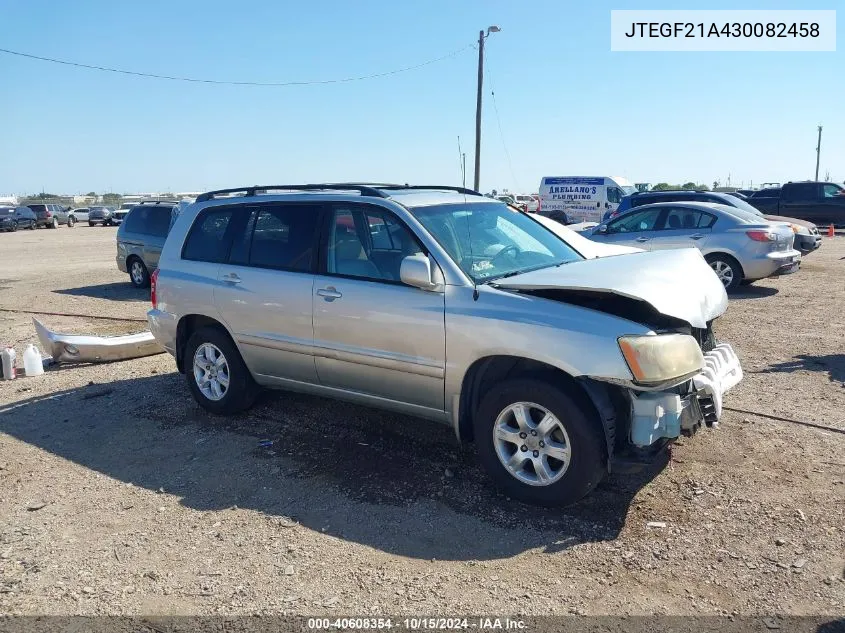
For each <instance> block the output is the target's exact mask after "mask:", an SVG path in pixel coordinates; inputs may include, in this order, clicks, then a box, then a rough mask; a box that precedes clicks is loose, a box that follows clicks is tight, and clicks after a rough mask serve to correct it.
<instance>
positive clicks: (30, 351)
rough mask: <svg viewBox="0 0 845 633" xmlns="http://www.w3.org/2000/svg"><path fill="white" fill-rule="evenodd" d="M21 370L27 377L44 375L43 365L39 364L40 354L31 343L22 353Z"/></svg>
mask: <svg viewBox="0 0 845 633" xmlns="http://www.w3.org/2000/svg"><path fill="white" fill-rule="evenodd" d="M23 369H24V371H25V372H26V375H27V376H40V375H41V374H43V373H44V364H43V363H42V362H41V352H39V351H38V348H37V347H35V345H33V344H32V343H30V344H29V346H28V347H27V348H26V351H25V352H24V353H23Z"/></svg>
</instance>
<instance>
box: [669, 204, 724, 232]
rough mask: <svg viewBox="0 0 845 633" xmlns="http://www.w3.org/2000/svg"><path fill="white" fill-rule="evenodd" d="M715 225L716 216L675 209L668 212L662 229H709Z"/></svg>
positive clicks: (702, 212) (693, 210) (682, 208)
mask: <svg viewBox="0 0 845 633" xmlns="http://www.w3.org/2000/svg"><path fill="white" fill-rule="evenodd" d="M715 223H716V216H714V215H711V214H709V213H705V212H704V211H696V210H695V209H687V208H684V207H676V208H673V209H670V210H669V213H668V215H667V216H666V222H665V223H664V226H663V229H664V230H666V231H671V230H677V229H680V230H684V229H686V230H692V229H709V228H710V227H712V226H713V225H714V224H715Z"/></svg>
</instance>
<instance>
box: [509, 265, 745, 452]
mask: <svg viewBox="0 0 845 633" xmlns="http://www.w3.org/2000/svg"><path fill="white" fill-rule="evenodd" d="M611 260H614V261H611ZM640 264H642V266H640ZM579 266H580V268H579ZM499 287H501V288H507V289H508V290H511V291H515V292H518V293H519V294H526V295H530V296H534V297H540V298H543V299H548V300H551V301H555V302H560V303H565V304H569V305H576V306H579V307H582V308H587V309H589V310H593V311H596V312H601V313H604V314H609V315H613V316H616V317H619V318H622V319H625V320H627V321H632V322H634V323H638V324H641V325H643V326H645V327H647V328H648V330H649V332H648V334H646V335H643V334H639V335H634V336H629V335H626V334H624V333H621V334H622V335H621V336H619V338H618V343H619V349H620V352H621V355H622V357H623V358H624V360H625V362H626V363H627V366H628V369H629V370H630V374H631V378H630V379H625V380H622V379H620V378H619V376H618V375H617V376H608V375H604V376H602V375H591V374H587V375H585V376H583V377H582V382H583V383H590V384H592V385H594V386H595V387H598V388H597V389H596V388H594V389H592V390H590V389H588V390H587V391H588V393H589V395H590V397H591V398H592V400H593V403H594V405H596V409H597V410H598V411H599V413H600V415H601V417H602V419H603V422H604V425H605V429H606V430H607V429H609V428H611V427H612V428H613V433H612V434H611V433H610V432H608V448H609V449H611V450H610V451H609V452H611V453H615V454H619V453H620V452H625V451H627V452H631V450H632V449H633V452H635V453H636V452H637V451H641V452H643V453H650V452H652V449H655V450H656V449H657V448H659V447H661V446H662V445H664V444H666V443H667V442H669V441H672V440H674V439H676V438H678V437H679V436H680V435H681V434H689V435H691V434H692V433H694V432H695V431H696V430H697V429H698V428H699V427H700V426H702V425H706V426H711V427H712V426H716V425H717V424H718V422H719V418H720V417H721V415H722V400H723V397H724V394H725V393H726V392H727V391H728V390H730V389H731V388H732V387H734V386H735V385H736V384H737V383H739V382H740V381H741V380H742V378H743V373H742V367H741V365H740V362H739V359H738V358H737V355H736V353H735V352H734V351H733V349H732V348H731V346H730V345H728V344H727V343H718V342H717V340H716V337H715V335H714V333H713V322H714V321H715V320H716V319H717V318H718V317H719V316H721V315H722V314H723V313H724V312H725V310H726V308H727V295H726V294H725V291H724V288H723V286H722V284H721V283H720V282H719V280H718V279H717V278H716V276H715V275H714V274H713V272H712V270H710V268H709V266H708V265H707V263H706V262H705V261H704V260H703V258H702V257H701V255H700V253H698V251H696V250H695V249H682V250H676V251H660V252H652V253H642V254H635V255H625V256H620V257H615V258H606V259H604V260H601V259H599V260H592V261H585V262H581V263H579V264H578V265H575V264H569V265H567V266H565V267H563V268H562V269H561V271H554V270H541V271H537V272H529V273H527V274H523V275H519V276H515V277H513V278H510V279H507V280H504V281H503V282H501V283H500V284H499ZM637 346H641V347H642V350H640V351H638V350H637V349H636V348H637ZM598 391H607V392H608V393H610V394H612V395H613V398H612V400H613V411H612V416H613V419H612V420H611V419H610V418H609V417H608V413H607V412H609V411H610V409H609V407H607V406H605V405H603V404H601V403H600V402H599V401H598V400H597V398H596V395H595V393H596V392H598ZM611 435H613V437H611Z"/></svg>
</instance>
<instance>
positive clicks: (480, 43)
mask: <svg viewBox="0 0 845 633" xmlns="http://www.w3.org/2000/svg"><path fill="white" fill-rule="evenodd" d="M501 30H502V29H500V28H499V27H498V26H489V27H487V34H486V35H485V33H484V31H479V32H478V94H477V95H476V100H475V180H474V186H473V189H475V191H478V190H479V187H480V186H481V95H482V86H483V84H484V40H486V39H487V37H488V36H489V35H490V33H498V32H499V31H501Z"/></svg>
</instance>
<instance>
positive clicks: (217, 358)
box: [194, 343, 229, 402]
mask: <svg viewBox="0 0 845 633" xmlns="http://www.w3.org/2000/svg"><path fill="white" fill-rule="evenodd" d="M194 380H195V381H196V383H197V387H199V390H200V392H201V393H202V395H203V396H205V397H206V398H208V399H209V400H213V401H215V402H216V401H218V400H222V399H223V397H224V396H225V395H226V393H227V391H228V390H229V363H228V362H227V361H226V357H225V356H224V355H223V352H221V351H220V348H219V347H217V346H216V345H214V344H212V343H203V344H202V345H200V346H199V347H198V348H197V351H196V352H195V353H194Z"/></svg>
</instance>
